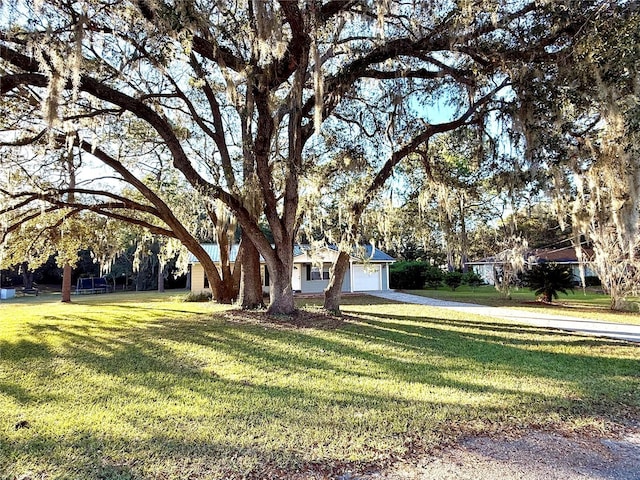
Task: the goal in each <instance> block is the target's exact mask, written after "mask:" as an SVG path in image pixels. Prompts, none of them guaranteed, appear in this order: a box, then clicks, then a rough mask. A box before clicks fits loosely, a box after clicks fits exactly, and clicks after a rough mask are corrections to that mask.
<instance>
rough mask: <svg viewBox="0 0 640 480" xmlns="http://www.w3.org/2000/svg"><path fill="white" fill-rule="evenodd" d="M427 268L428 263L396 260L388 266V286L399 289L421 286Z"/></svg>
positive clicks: (422, 285)
mask: <svg viewBox="0 0 640 480" xmlns="http://www.w3.org/2000/svg"><path fill="white" fill-rule="evenodd" d="M428 268H429V264H428V263H426V262H417V261H411V262H396V263H394V264H392V265H391V267H390V268H389V284H390V287H391V288H396V289H399V290H403V289H419V288H422V287H424V282H425V278H426V277H425V272H426V270H427V269H428Z"/></svg>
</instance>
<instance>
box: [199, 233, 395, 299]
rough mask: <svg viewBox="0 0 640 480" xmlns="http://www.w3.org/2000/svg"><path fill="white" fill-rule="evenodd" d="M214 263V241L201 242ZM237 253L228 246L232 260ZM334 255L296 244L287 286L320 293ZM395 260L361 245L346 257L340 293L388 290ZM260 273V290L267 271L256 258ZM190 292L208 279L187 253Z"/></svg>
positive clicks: (205, 287) (330, 250)
mask: <svg viewBox="0 0 640 480" xmlns="http://www.w3.org/2000/svg"><path fill="white" fill-rule="evenodd" d="M202 246H203V248H204V249H205V251H206V252H207V253H208V254H209V256H210V257H211V259H212V260H213V261H214V262H219V261H220V249H219V247H218V245H217V244H213V243H210V244H204V245H202ZM237 255H238V245H233V246H232V248H231V255H230V259H231V262H232V263H233V262H234V261H235V259H236V256H237ZM337 256H338V250H337V248H336V247H335V246H326V247H321V248H317V249H312V248H311V247H310V246H309V245H296V246H295V247H294V254H293V274H292V277H291V285H292V287H293V290H294V291H295V292H300V293H321V292H322V291H324V289H325V288H326V287H327V285H328V283H329V268H330V267H331V264H332V263H333V262H334V261H335V259H336V257H337ZM394 261H395V259H394V258H392V257H390V256H389V255H387V254H386V253H384V252H383V251H381V250H378V249H377V248H374V247H372V246H371V245H363V246H362V247H361V248H359V249H357V251H354V253H353V254H352V255H351V258H350V260H349V268H348V269H347V272H346V274H345V276H344V281H343V282H342V291H343V292H365V291H368V290H389V265H390V264H392V263H393V262H394ZM260 274H261V276H262V286H263V287H262V288H263V291H265V292H268V291H269V271H268V270H267V268H266V265H265V263H264V260H263V259H262V258H260ZM189 275H190V285H191V291H192V292H195V293H199V292H206V291H209V290H210V289H209V282H208V281H207V278H206V277H205V274H204V268H203V267H202V265H200V262H199V261H198V259H196V258H195V257H194V256H193V255H190V256H189Z"/></svg>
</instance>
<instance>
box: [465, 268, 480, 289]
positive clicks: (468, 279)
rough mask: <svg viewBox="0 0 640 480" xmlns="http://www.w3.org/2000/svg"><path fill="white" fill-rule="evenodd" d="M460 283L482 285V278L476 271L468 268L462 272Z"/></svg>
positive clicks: (471, 285) (473, 285) (473, 286)
mask: <svg viewBox="0 0 640 480" xmlns="http://www.w3.org/2000/svg"><path fill="white" fill-rule="evenodd" d="M462 283H463V284H465V285H469V286H470V287H472V288H475V287H478V286H480V285H482V284H483V283H484V280H482V277H481V276H480V275H478V274H477V273H476V272H474V271H471V270H469V271H468V272H466V273H463V274H462Z"/></svg>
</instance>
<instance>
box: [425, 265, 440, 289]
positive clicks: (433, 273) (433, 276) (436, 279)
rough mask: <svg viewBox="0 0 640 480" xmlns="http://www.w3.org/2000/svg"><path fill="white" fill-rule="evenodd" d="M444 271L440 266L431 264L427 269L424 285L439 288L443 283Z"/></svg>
mask: <svg viewBox="0 0 640 480" xmlns="http://www.w3.org/2000/svg"><path fill="white" fill-rule="evenodd" d="M443 278H444V273H443V272H442V270H440V269H439V268H438V267H434V266H433V265H429V268H428V269H427V270H426V271H425V278H424V285H423V286H424V287H427V288H433V289H437V288H438V287H439V286H441V285H442V279H443Z"/></svg>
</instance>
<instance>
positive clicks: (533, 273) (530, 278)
mask: <svg viewBox="0 0 640 480" xmlns="http://www.w3.org/2000/svg"><path fill="white" fill-rule="evenodd" d="M525 279H526V281H527V284H528V286H529V288H530V289H531V290H533V291H535V293H536V295H538V296H539V298H540V301H542V302H545V303H551V301H552V300H553V299H554V298H556V299H557V298H558V292H562V293H564V294H565V295H567V294H568V293H567V290H570V291H573V274H572V273H571V270H569V268H568V267H564V266H562V265H557V264H555V263H540V264H538V265H535V266H534V267H533V268H531V270H529V271H528V272H527V274H526V276H525Z"/></svg>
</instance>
